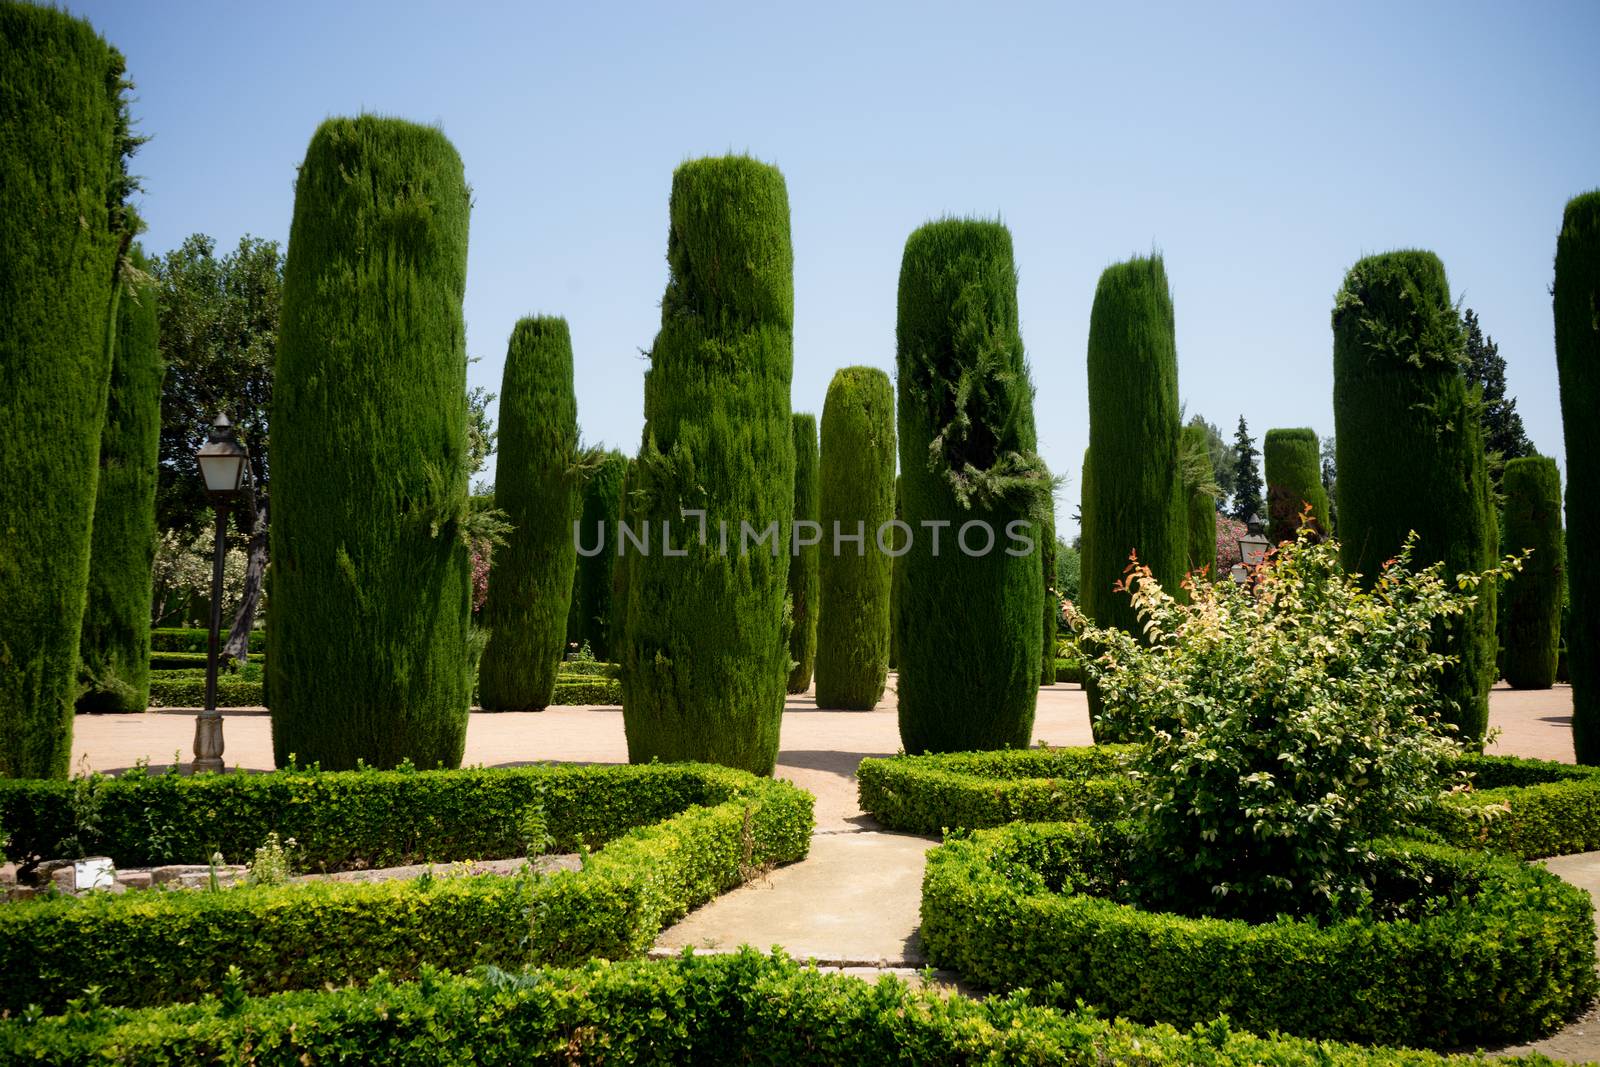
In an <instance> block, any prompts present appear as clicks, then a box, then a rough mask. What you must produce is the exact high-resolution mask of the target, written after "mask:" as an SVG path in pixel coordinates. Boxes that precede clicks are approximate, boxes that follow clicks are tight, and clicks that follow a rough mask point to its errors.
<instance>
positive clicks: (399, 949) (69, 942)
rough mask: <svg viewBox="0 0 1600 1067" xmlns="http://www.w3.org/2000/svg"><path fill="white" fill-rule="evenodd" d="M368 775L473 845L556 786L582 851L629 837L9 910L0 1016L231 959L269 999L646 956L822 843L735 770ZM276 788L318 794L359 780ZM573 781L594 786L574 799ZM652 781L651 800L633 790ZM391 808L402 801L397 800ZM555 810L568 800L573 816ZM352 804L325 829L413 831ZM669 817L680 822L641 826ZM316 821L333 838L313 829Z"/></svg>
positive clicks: (140, 999) (780, 785)
mask: <svg viewBox="0 0 1600 1067" xmlns="http://www.w3.org/2000/svg"><path fill="white" fill-rule="evenodd" d="M360 773H361V772H357V774H358V775H359V774H360ZM365 773H366V775H367V776H368V778H369V779H370V780H372V781H374V782H377V781H388V782H394V781H396V780H400V779H405V778H407V777H409V778H411V779H412V780H414V781H419V782H422V781H427V780H429V779H430V777H431V778H432V779H433V781H434V782H439V781H441V780H444V781H449V782H450V784H449V785H445V786H443V788H444V790H445V791H446V792H447V793H448V794H449V795H450V796H449V806H448V807H447V808H445V809H444V810H445V811H446V812H447V813H448V815H449V817H450V819H451V820H452V821H453V824H454V825H455V826H457V827H459V829H460V831H461V832H462V833H472V832H474V828H473V826H472V825H471V824H473V823H491V822H492V823H494V824H497V825H498V826H500V827H501V828H502V830H504V829H506V828H508V827H511V826H514V825H515V823H516V821H517V818H516V816H518V815H520V814H523V813H525V812H526V811H527V809H528V804H529V802H531V801H532V800H533V799H534V798H535V797H536V796H537V791H536V790H535V789H533V788H532V787H533V786H536V785H538V784H539V783H540V782H541V781H542V782H543V783H544V784H546V785H547V786H548V787H549V788H547V789H546V790H545V791H544V792H545V794H546V795H545V798H544V799H545V803H546V804H547V808H546V810H547V811H548V812H549V813H550V818H551V825H552V827H561V828H562V830H561V832H562V833H564V834H566V835H567V836H568V838H569V840H570V838H571V836H573V835H574V833H575V830H576V828H577V827H578V826H579V825H580V824H583V825H586V826H588V827H590V828H592V829H594V831H595V832H594V833H593V834H592V835H589V836H593V837H603V836H611V835H617V836H611V839H610V840H609V842H608V843H607V844H606V845H605V847H604V848H603V849H601V850H600V851H599V852H597V853H594V854H593V855H591V856H587V857H586V858H585V859H584V862H583V867H582V869H581V870H578V871H561V872H558V873H556V874H552V875H545V876H514V877H497V876H490V875H483V876H477V877H471V878H443V879H427V878H424V879H411V880H405V881H390V882H377V883H335V882H322V883H312V884H298V885H286V886H271V887H268V886H254V887H252V886H246V887H242V888H238V889H229V890H225V891H221V892H215V893H208V892H135V893H127V894H122V895H120V896H112V895H107V894H91V895H90V896H87V897H83V898H77V897H62V898H57V899H41V900H35V901H28V902H23V903H17V904H11V905H8V906H6V907H4V908H0V973H3V974H5V976H6V981H5V983H4V984H3V987H0V1009H6V1010H11V1011H17V1010H20V1009H22V1008H24V1007H26V1006H27V1005H30V1004H38V1005H41V1006H42V1007H44V1008H45V1009H46V1010H60V1009H61V1008H62V1007H64V1006H65V1004H66V1002H67V1001H68V1000H70V999H71V998H72V997H74V996H77V995H78V994H80V993H82V992H83V991H84V990H85V989H87V988H88V987H89V986H91V985H96V986H99V987H100V992H99V998H100V1000H101V1002H103V1003H107V1004H125V1005H149V1004H160V1003H167V1002H171V1001H174V1000H184V999H192V998H194V997H197V996H201V995H203V994H206V993H214V992H217V991H218V990H220V989H222V988H223V986H224V982H225V975H226V972H227V970H228V967H229V966H230V965H235V964H236V965H238V966H239V967H240V968H242V970H243V971H244V985H245V988H246V989H247V990H248V991H250V992H255V993H262V992H271V991H277V990H282V989H294V988H307V987H315V986H320V985H322V984H323V983H327V982H332V983H345V982H352V981H365V980H366V979H368V978H370V977H371V976H372V974H373V972H374V971H376V970H378V969H380V968H382V969H385V970H387V971H389V972H390V973H392V974H395V975H397V976H399V977H410V976H413V975H415V974H417V973H418V970H419V968H420V967H421V965H423V964H431V965H433V966H436V967H451V968H464V967H471V966H475V965H478V964H484V963H494V964H499V965H502V966H510V965H520V964H524V963H534V962H538V963H571V962H576V961H581V960H584V959H589V958H594V957H603V958H607V959H622V958H626V957H630V956H638V955H640V954H642V953H643V952H644V951H645V950H646V949H648V948H649V947H650V945H651V944H652V943H653V942H654V941H655V938H656V936H657V935H658V934H659V933H660V932H661V930H662V928H663V927H664V926H666V925H667V924H668V923H670V922H672V921H674V920H676V919H677V918H679V917H680V916H682V915H683V914H685V913H686V912H687V911H688V910H689V909H690V908H691V907H694V906H696V905H698V904H703V903H705V902H706V901H708V900H710V899H712V898H713V897H715V896H716V895H717V894H719V893H722V892H724V891H726V890H728V889H731V888H732V887H734V886H736V885H738V884H740V883H741V882H743V881H745V880H747V879H748V878H750V877H752V876H753V875H754V874H756V873H757V872H758V871H759V870H760V869H762V868H763V867H764V866H766V865H769V864H773V863H789V862H792V861H795V860H798V859H801V858H802V857H804V856H805V854H806V851H807V849H808V848H809V846H810V834H811V828H812V814H811V801H812V798H811V795H810V794H809V793H806V792H805V791H803V790H800V789H797V788H795V787H794V786H792V785H789V784H787V783H785V782H775V781H770V780H766V779H760V778H756V777H755V776H753V775H749V774H742V773H739V772H735V771H729V770H726V769H722V768H713V767H704V766H665V767H661V766H658V767H638V768H619V767H605V768H559V769H555V770H536V769H530V770H526V771H478V772H474V771H461V772H438V773H437V774H434V775H432V776H430V775H428V774H426V773H421V774H413V775H409V776H407V775H405V774H403V773H399V772H395V773H386V772H365ZM574 776H576V777H574ZM275 777H278V778H280V779H283V778H288V779H294V780H296V781H308V780H309V781H312V782H316V781H317V780H319V779H328V778H335V777H341V778H343V777H348V776H335V775H318V776H304V775H300V776H295V775H278V776H275ZM235 778H238V779H242V780H244V781H250V780H251V779H249V778H246V777H245V776H220V777H219V778H216V779H212V780H210V781H208V780H207V779H206V778H204V777H201V778H198V779H180V781H195V782H201V783H206V784H207V785H208V786H209V785H211V784H212V783H213V782H227V781H230V780H232V779H235ZM563 779H565V781H563ZM156 781H159V779H158V780H156ZM574 781H576V782H578V783H581V784H582V785H584V786H587V787H588V788H581V789H573V788H571V786H572V784H573V782H574ZM497 783H499V784H506V785H520V786H521V787H522V788H523V790H524V791H523V794H522V797H521V800H522V803H521V804H520V805H519V804H518V803H517V798H516V797H515V796H507V795H505V794H502V795H501V796H500V797H499V798H498V799H499V800H501V801H503V803H504V806H503V807H502V808H501V809H500V810H501V812H502V813H503V815H504V817H503V818H502V819H497V820H490V819H487V818H485V815H484V812H485V805H486V804H492V803H494V801H495V800H496V799H497V798H496V796H495V794H494V793H493V792H492V791H486V790H485V789H484V786H485V785H486V784H490V785H492V784H497ZM641 784H642V785H643V786H644V787H645V788H644V790H643V791H642V793H643V795H642V796H641V795H640V791H639V790H632V789H627V788H625V787H626V786H629V785H635V786H637V785H641ZM563 786H566V787H567V788H565V789H564V790H563V788H562V787H563ZM212 787H213V788H223V789H225V788H226V787H217V786H212ZM619 787H623V788H619ZM174 788H175V789H176V790H178V791H180V792H181V791H182V790H183V788H184V787H183V786H181V785H180V786H176V787H174ZM242 788H243V789H244V790H248V789H249V788H250V787H249V786H245V787H242ZM377 792H378V794H379V795H381V794H382V791H381V790H379V791H377ZM369 795H371V794H369ZM393 796H394V791H390V797H389V798H385V799H390V798H392V797H393ZM255 799H260V798H255ZM558 801H560V802H563V803H565V804H566V805H568V806H567V807H566V808H565V809H561V808H559V807H558V804H557V802H558ZM630 801H632V803H630ZM353 808H354V806H352V808H351V809H344V808H339V807H337V806H335V807H332V808H331V809H330V808H329V807H327V806H324V807H322V809H321V812H322V815H321V816H320V817H321V818H323V819H327V818H329V817H331V818H334V819H339V820H340V821H341V822H343V824H344V825H345V826H348V827H350V828H351V829H352V831H353V832H357V833H359V832H363V830H362V827H361V826H360V825H359V822H363V821H365V817H371V818H374V819H377V820H379V821H381V822H384V823H386V824H387V826H386V830H387V835H386V836H384V837H378V836H377V835H374V837H375V839H376V840H379V841H386V840H389V839H403V836H404V835H405V834H406V833H407V832H408V828H407V826H406V821H407V820H406V819H405V818H397V817H396V815H395V813H394V811H392V810H391V809H389V808H387V807H384V806H382V805H381V804H368V805H364V806H363V807H362V812H361V814H362V816H363V819H362V820H356V819H350V818H349V816H348V812H349V811H350V810H353ZM291 811H292V809H291V808H290V807H288V806H287V805H285V806H280V807H279V808H277V809H274V810H272V811H260V810H259V809H258V810H257V811H256V812H255V813H254V814H255V815H256V816H257V820H259V819H261V818H262V817H265V822H266V825H268V826H271V827H273V828H280V827H282V826H283V824H284V820H285V819H286V818H292V817H293V816H292V815H291ZM426 811H427V812H428V813H433V814H438V813H439V812H440V809H438V808H432V809H426ZM673 811H678V812H679V813H678V814H672V812H673ZM410 814H412V815H416V814H423V813H419V812H414V811H413V812H411V813H410ZM273 815H277V816H278V817H277V818H273V817H272V816H273ZM607 815H609V816H610V818H609V819H607V818H606V816H607ZM663 815H671V817H670V818H667V819H666V820H665V821H664V822H660V823H657V824H656V825H652V826H643V827H639V826H637V824H638V823H639V822H643V821H647V820H649V819H659V818H661V817H662V816H663ZM255 825H256V826H260V825H261V822H260V821H256V822H255ZM307 825H308V828H310V829H311V830H312V831H313V832H320V833H324V834H325V833H326V832H327V831H326V830H324V829H319V824H318V822H317V821H315V820H308V823H307ZM628 826H634V827H636V828H634V829H626V827H628ZM257 840H259V839H257ZM297 840H298V838H297Z"/></svg>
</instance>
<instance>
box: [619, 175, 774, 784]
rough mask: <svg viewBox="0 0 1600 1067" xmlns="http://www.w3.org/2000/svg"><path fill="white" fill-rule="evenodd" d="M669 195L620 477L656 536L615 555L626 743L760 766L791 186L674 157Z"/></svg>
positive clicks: (770, 651)
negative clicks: (638, 399) (661, 287)
mask: <svg viewBox="0 0 1600 1067" xmlns="http://www.w3.org/2000/svg"><path fill="white" fill-rule="evenodd" d="M670 212H671V216H672V223H671V228H670V229H669V231H668V234H667V263H668V266H669V268H670V271H671V273H670V276H669V277H668V279H667V291H666V295H665V296H663V297H662V300H661V330H660V332H659V333H657V334H656V339H655V343H654V345H653V346H652V348H651V352H650V369H649V370H648V371H647V372H646V373H645V385H644V415H645V428H644V437H643V440H642V442H641V443H640V447H639V455H638V457H637V459H636V460H635V462H634V467H633V470H632V472H631V473H630V475H629V480H628V484H629V498H628V505H627V516H628V519H629V521H630V524H631V526H632V527H633V528H634V531H635V533H636V534H638V535H641V536H644V537H649V538H652V543H651V549H650V553H649V554H648V555H645V554H643V553H642V552H636V551H634V550H633V549H632V547H631V546H630V547H629V550H628V554H627V555H626V556H625V557H624V560H623V566H622V569H624V570H625V571H626V578H625V583H626V590H627V602H626V605H625V608H624V610H625V613H626V618H627V623H626V626H625V627H624V631H625V639H624V641H623V645H622V654H621V658H620V662H621V665H622V707H623V716H622V719H623V725H624V727H625V729H626V731H627V736H628V758H629V759H630V760H632V761H634V762H636V763H643V762H647V761H649V760H651V759H657V758H659V759H662V760H703V761H706V762H711V763H723V764H727V765H728V766H732V767H740V768H743V769H745V770H750V771H754V772H756V773H758V774H769V773H771V771H772V767H773V764H774V763H775V762H776V760H777V755H778V727H779V724H780V722H781V720H782V716H783V703H784V698H785V695H786V692H787V689H788V681H789V629H788V625H787V622H786V616H785V604H786V602H787V592H788V579H789V546H790V534H791V531H790V520H791V517H792V515H793V512H794V428H793V425H792V422H791V420H790V411H789V379H790V374H791V371H792V368H793V362H794V253H793V249H792V246H791V245H790V242H789V194H788V190H787V188H786V186H785V185H784V181H783V175H782V174H780V173H779V172H778V170H777V168H776V167H770V166H767V165H766V164H764V163H759V162H757V161H756V160H753V159H750V158H748V157H743V156H728V157H724V158H717V159H700V160H694V161H692V162H689V163H685V164H683V165H682V166H680V167H679V168H678V169H677V171H676V172H674V174H673V176H672V199H671V203H670ZM686 513H688V514H686ZM699 515H703V516H704V524H703V525H700V524H699V523H698V522H697V518H698V516H699ZM664 524H670V530H671V539H670V541H668V542H667V543H663V540H664V536H663V535H664V531H665V530H666V529H667V526H666V525H664ZM618 548H619V549H621V548H622V546H621V545H619V546H618Z"/></svg>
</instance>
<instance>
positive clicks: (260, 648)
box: [150, 626, 267, 665]
mask: <svg viewBox="0 0 1600 1067" xmlns="http://www.w3.org/2000/svg"><path fill="white" fill-rule="evenodd" d="M210 633H211V631H209V630H206V629H202V628H200V627H198V626H166V627H157V628H155V629H152V630H151V631H150V651H151V653H152V654H157V653H189V654H190V655H199V656H202V657H204V656H205V654H206V641H207V638H208V637H209V635H210ZM250 647H251V648H252V649H253V650H254V651H252V652H251V656H252V657H254V656H256V655H258V654H260V653H263V652H265V651H266V649H267V632H266V631H265V630H257V631H256V632H255V633H253V634H251V635H250ZM200 663H201V664H202V665H204V663H205V660H204V659H203V658H202V659H201V661H200Z"/></svg>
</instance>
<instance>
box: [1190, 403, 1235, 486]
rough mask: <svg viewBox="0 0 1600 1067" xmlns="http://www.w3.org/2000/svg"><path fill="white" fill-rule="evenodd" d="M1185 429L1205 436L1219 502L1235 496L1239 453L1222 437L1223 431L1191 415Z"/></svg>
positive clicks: (1212, 477)
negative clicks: (1190, 428)
mask: <svg viewBox="0 0 1600 1067" xmlns="http://www.w3.org/2000/svg"><path fill="white" fill-rule="evenodd" d="M1184 426H1185V427H1189V426H1194V427H1196V428H1198V429H1199V430H1200V432H1201V433H1203V434H1204V435H1205V442H1206V452H1207V454H1208V455H1209V456H1210V457H1211V480H1212V481H1213V482H1215V483H1216V486H1217V500H1218V501H1223V500H1226V499H1228V498H1229V497H1230V496H1232V495H1233V474H1234V468H1235V467H1237V466H1238V465H1239V452H1238V450H1237V449H1236V448H1234V446H1233V445H1231V444H1229V443H1228V441H1227V440H1226V439H1224V438H1223V436H1222V430H1221V429H1220V428H1218V426H1217V425H1216V423H1214V422H1211V421H1209V420H1207V419H1206V417H1205V416H1204V415H1198V414H1196V415H1190V416H1189V421H1188V422H1186V423H1184Z"/></svg>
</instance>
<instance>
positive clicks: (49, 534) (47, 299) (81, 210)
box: [0, 3, 137, 777]
mask: <svg viewBox="0 0 1600 1067" xmlns="http://www.w3.org/2000/svg"><path fill="white" fill-rule="evenodd" d="M0 55H3V56H4V57H5V59H4V62H3V63H0V130H4V131H5V134H4V137H3V138H0V486H4V490H3V492H0V777H4V776H17V777H51V776H54V777H65V775H66V773H67V764H68V761H69V760H70V758H71V754H72V715H73V701H74V699H75V697H76V696H77V688H76V687H77V665H78V647H79V642H80V638H81V627H82V624H83V611H84V600H85V590H86V585H87V581H88V573H89V547H90V545H89V542H90V529H91V522H92V520H93V517H94V510H95V489H96V482H97V474H98V467H99V464H98V460H99V457H100V448H101V428H102V426H103V425H104V422H105V411H106V395H107V388H108V385H109V381H110V373H111V344H110V341H111V338H112V337H113V336H114V327H115V325H116V299H117V297H118V295H119V292H120V290H121V288H122V286H121V285H120V284H118V280H119V275H120V274H122V273H123V269H122V268H123V264H122V263H121V262H120V259H119V257H120V256H121V253H122V251H123V249H124V247H125V246H126V243H127V241H128V240H129V239H130V238H131V236H132V233H133V232H134V230H135V229H136V227H137V220H135V219H133V218H132V216H131V213H130V212H129V211H128V210H127V208H126V206H125V198H126V196H127V194H128V193H129V192H131V191H132V188H133V186H134V183H133V182H132V180H131V179H130V178H129V177H128V175H127V170H126V159H125V157H126V155H127V154H129V153H131V152H132V150H133V148H134V147H135V146H136V144H137V139H135V138H132V137H131V135H129V133H128V118H127V110H126V108H127V105H126V101H125V98H124V96H123V90H124V89H125V87H126V84H127V83H126V82H124V81H123V77H122V73H123V60H122V56H121V55H120V54H119V53H118V52H117V51H116V50H115V49H114V48H112V47H111V46H109V45H108V44H106V42H105V41H104V40H102V39H101V38H100V37H99V36H98V35H97V34H96V33H95V32H94V29H93V27H91V26H90V25H89V24H88V23H87V22H84V21H82V20H81V19H75V18H72V17H71V16H69V15H67V14H66V13H65V12H63V11H58V10H56V9H54V8H50V7H44V6H40V5H35V4H22V3H6V4H0Z"/></svg>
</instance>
